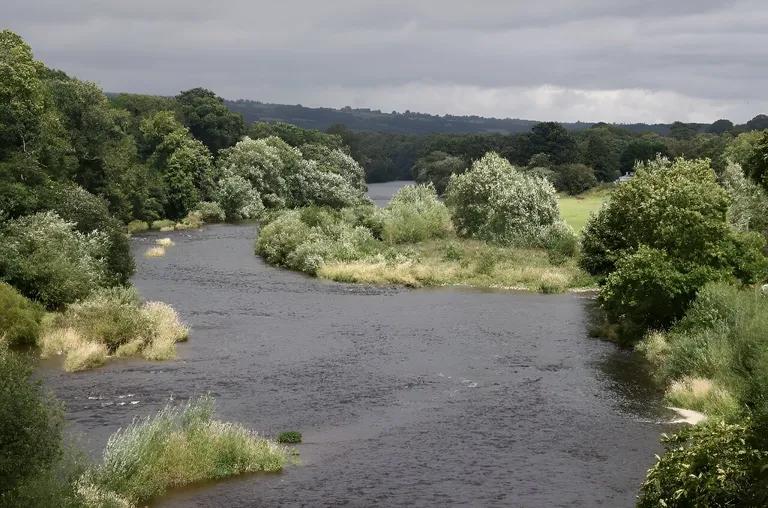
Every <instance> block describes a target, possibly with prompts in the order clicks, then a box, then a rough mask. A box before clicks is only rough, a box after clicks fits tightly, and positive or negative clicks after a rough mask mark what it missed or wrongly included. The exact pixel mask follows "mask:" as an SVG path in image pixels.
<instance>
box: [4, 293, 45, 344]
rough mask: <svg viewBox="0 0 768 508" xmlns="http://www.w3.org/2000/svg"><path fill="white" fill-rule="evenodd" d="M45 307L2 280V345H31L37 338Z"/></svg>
mask: <svg viewBox="0 0 768 508" xmlns="http://www.w3.org/2000/svg"><path fill="white" fill-rule="evenodd" d="M42 317H43V309H42V308H41V307H40V306H39V305H38V304H36V303H34V302H32V301H30V300H28V299H27V298H24V297H23V296H22V295H21V294H19V292H18V291H16V290H15V289H13V287H11V286H9V285H8V284H3V283H1V282H0V347H2V342H5V343H6V344H10V345H12V346H17V345H22V344H24V345H30V344H34V343H35V340H37V335H38V332H39V327H40V319H42Z"/></svg>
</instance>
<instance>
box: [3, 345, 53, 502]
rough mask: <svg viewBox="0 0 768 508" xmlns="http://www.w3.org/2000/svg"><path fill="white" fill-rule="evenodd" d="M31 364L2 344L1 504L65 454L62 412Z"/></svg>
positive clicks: (8, 500) (10, 498)
mask: <svg viewBox="0 0 768 508" xmlns="http://www.w3.org/2000/svg"><path fill="white" fill-rule="evenodd" d="M31 376H32V369H31V368H30V366H29V365H28V363H27V362H26V361H25V360H24V359H23V358H22V357H21V356H18V355H16V354H14V353H12V352H10V351H8V349H7V348H6V347H5V346H3V345H1V344H0V450H2V451H3V452H2V454H0V504H2V505H5V504H6V502H7V503H8V505H9V506H13V504H14V503H13V499H14V490H15V489H16V488H17V487H18V486H20V485H21V484H22V483H24V482H25V481H28V480H30V479H31V478H33V477H35V476H37V475H39V474H40V473H41V472H42V471H44V470H45V469H46V468H48V467H50V466H51V465H52V464H53V463H54V462H55V461H56V460H57V459H58V458H59V456H60V454H61V430H62V423H63V419H62V413H61V410H60V409H59V407H58V405H57V404H56V403H55V402H54V401H53V400H52V399H51V398H50V397H49V396H48V395H47V394H46V393H45V392H44V391H43V388H42V386H41V384H40V382H39V381H33V380H32V378H31Z"/></svg>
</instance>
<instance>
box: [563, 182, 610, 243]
mask: <svg viewBox="0 0 768 508" xmlns="http://www.w3.org/2000/svg"><path fill="white" fill-rule="evenodd" d="M610 193H611V191H610V190H609V189H594V190H591V191H587V192H585V193H584V194H579V195H578V196H569V195H567V194H562V195H560V199H559V201H560V216H561V217H562V218H563V220H564V221H565V222H567V223H568V225H569V226H571V227H572V228H573V229H574V231H576V233H581V230H582V229H584V225H585V224H586V223H587V219H589V216H590V215H591V214H593V213H595V212H597V211H598V210H599V209H600V206H602V204H603V202H604V201H605V200H606V199H608V196H609V195H610Z"/></svg>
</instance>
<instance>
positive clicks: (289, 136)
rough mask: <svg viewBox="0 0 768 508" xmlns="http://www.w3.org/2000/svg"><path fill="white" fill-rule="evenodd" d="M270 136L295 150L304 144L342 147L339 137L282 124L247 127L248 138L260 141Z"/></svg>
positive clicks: (261, 123)
mask: <svg viewBox="0 0 768 508" xmlns="http://www.w3.org/2000/svg"><path fill="white" fill-rule="evenodd" d="M271 136H276V137H278V138H280V139H282V140H283V141H285V142H286V143H288V144H289V145H291V146H293V147H295V148H299V147H301V146H302V145H306V144H317V145H323V146H326V147H328V148H330V149H335V148H343V146H344V142H343V141H342V138H341V136H338V135H336V134H329V133H326V132H322V131H318V130H314V129H302V128H301V127H297V126H296V125H291V124H289V123H284V122H269V123H267V122H254V123H252V124H251V125H250V126H249V127H248V137H250V138H253V139H261V138H269V137H271Z"/></svg>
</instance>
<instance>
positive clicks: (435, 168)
mask: <svg viewBox="0 0 768 508" xmlns="http://www.w3.org/2000/svg"><path fill="white" fill-rule="evenodd" d="M466 170H467V163H466V162H465V161H464V159H462V158H461V157H455V156H453V155H449V154H447V153H445V152H439V151H435V152H430V153H429V154H428V155H426V156H424V157H421V158H419V159H418V160H417V161H416V163H415V164H414V165H413V169H412V172H413V179H414V180H416V182H417V183H420V184H430V183H431V184H432V185H434V187H435V191H436V192H437V193H438V194H441V195H442V194H443V193H444V192H445V189H446V187H448V181H449V180H450V179H451V175H453V174H458V173H463V172H464V171H466Z"/></svg>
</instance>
